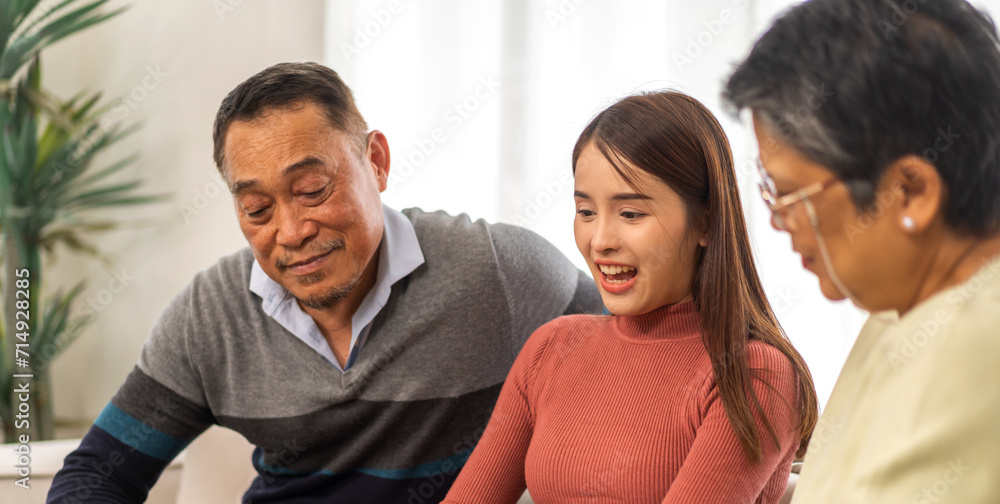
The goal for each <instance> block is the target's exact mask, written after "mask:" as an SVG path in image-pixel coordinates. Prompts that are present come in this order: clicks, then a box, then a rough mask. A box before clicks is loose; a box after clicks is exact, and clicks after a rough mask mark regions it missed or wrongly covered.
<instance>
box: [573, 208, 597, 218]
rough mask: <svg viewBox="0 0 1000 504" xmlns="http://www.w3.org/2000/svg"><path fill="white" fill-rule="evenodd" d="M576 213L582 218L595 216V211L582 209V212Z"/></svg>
mask: <svg viewBox="0 0 1000 504" xmlns="http://www.w3.org/2000/svg"><path fill="white" fill-rule="evenodd" d="M576 213H578V214H580V216H581V217H593V215H594V212H593V211H591V210H586V209H582V208H581V209H580V210H577V211H576Z"/></svg>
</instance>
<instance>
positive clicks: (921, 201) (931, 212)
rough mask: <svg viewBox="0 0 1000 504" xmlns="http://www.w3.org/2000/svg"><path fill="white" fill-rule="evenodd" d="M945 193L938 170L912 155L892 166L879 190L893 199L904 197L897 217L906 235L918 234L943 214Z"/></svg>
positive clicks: (883, 178) (887, 170)
mask: <svg viewBox="0 0 1000 504" xmlns="http://www.w3.org/2000/svg"><path fill="white" fill-rule="evenodd" d="M946 190H947V188H946V187H945V185H944V181H943V180H941V174H940V173H938V171H937V168H936V167H935V166H934V165H933V164H932V163H930V162H929V161H927V160H926V159H924V158H922V157H920V156H915V155H912V154H911V155H907V156H903V157H901V158H899V159H897V160H896V161H894V162H893V163H892V164H891V165H889V167H888V168H887V169H886V172H885V175H883V177H882V182H881V183H880V184H879V188H878V191H880V192H882V191H888V192H887V193H886V194H889V195H891V196H892V197H893V198H902V199H901V203H900V205H899V206H898V207H897V212H896V214H895V215H894V218H895V219H896V221H897V222H896V225H897V226H898V227H899V228H900V229H902V230H903V232H906V233H918V232H921V231H923V230H925V229H927V228H928V227H930V226H931V223H933V222H934V219H935V218H937V216H938V214H939V213H941V212H942V211H943V207H944V201H945V198H946V197H947V194H946V193H945V191H946ZM878 196H879V195H878V194H876V198H878Z"/></svg>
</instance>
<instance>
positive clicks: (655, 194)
mask: <svg viewBox="0 0 1000 504" xmlns="http://www.w3.org/2000/svg"><path fill="white" fill-rule="evenodd" d="M632 168H633V170H632V172H633V174H634V175H633V176H634V179H635V180H634V182H635V187H633V186H631V185H629V184H628V183H626V182H625V181H624V180H623V179H622V178H621V176H620V175H618V172H616V171H615V169H614V167H613V166H612V165H611V163H610V162H609V161H608V160H607V159H606V158H605V157H604V156H603V155H602V154H601V152H600V151H599V150H598V149H597V147H595V146H594V144H593V142H591V143H590V144H589V145H587V146H586V147H585V148H584V150H583V152H581V154H580V157H579V158H578V159H577V163H576V185H575V193H574V194H575V198H576V219H575V220H574V223H573V231H574V233H575V235H576V246H577V248H579V250H580V253H581V254H583V257H584V259H586V260H587V265H588V266H589V267H590V272H591V273H592V274H593V276H594V279H595V281H596V282H597V287H598V289H599V290H600V292H601V297H602V298H603V300H604V306H606V307H607V308H608V311H610V312H611V313H614V314H615V315H639V314H643V313H646V312H649V311H652V310H654V309H656V308H659V307H661V306H664V305H667V304H673V303H678V302H680V301H685V300H687V299H690V297H691V283H692V279H693V277H694V264H695V257H696V253H697V249H698V247H699V246H704V245H705V237H704V235H703V234H702V233H698V232H696V231H693V230H689V228H688V224H687V212H686V209H685V207H684V203H683V201H682V200H681V198H680V196H678V195H677V193H676V192H674V191H673V189H671V188H670V187H669V186H668V185H666V184H664V183H663V182H662V181H660V180H659V179H658V178H656V177H654V176H652V175H650V174H648V173H646V172H644V171H642V170H640V169H637V168H634V167H632Z"/></svg>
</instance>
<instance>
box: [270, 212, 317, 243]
mask: <svg viewBox="0 0 1000 504" xmlns="http://www.w3.org/2000/svg"><path fill="white" fill-rule="evenodd" d="M275 222H276V223H277V226H278V232H277V243H278V245H281V246H283V247H287V248H298V247H299V246H301V245H302V243H303V242H304V241H306V240H307V239H308V238H309V237H311V236H313V235H314V234H316V231H317V229H318V226H317V225H316V222H315V221H313V220H311V219H309V218H307V216H306V215H304V212H302V211H301V210H298V209H295V208H289V207H284V208H280V209H278V210H277V215H275Z"/></svg>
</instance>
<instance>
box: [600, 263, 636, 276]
mask: <svg viewBox="0 0 1000 504" xmlns="http://www.w3.org/2000/svg"><path fill="white" fill-rule="evenodd" d="M597 267H598V268H599V269H600V270H601V273H604V274H605V275H617V274H619V273H625V272H627V271H635V268H633V267H632V266H610V265H607V264H598V265H597Z"/></svg>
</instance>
